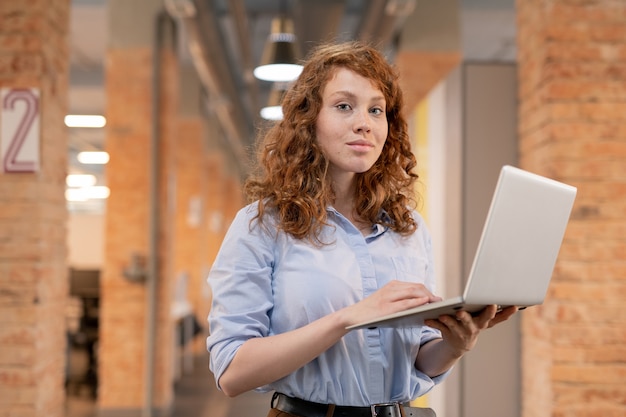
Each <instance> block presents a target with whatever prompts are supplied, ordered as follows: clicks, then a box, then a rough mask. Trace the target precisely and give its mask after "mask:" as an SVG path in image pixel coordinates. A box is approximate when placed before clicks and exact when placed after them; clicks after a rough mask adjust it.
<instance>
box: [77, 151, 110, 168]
mask: <svg viewBox="0 0 626 417" xmlns="http://www.w3.org/2000/svg"><path fill="white" fill-rule="evenodd" d="M76 158H77V159H78V162H80V163H81V164H96V165H98V164H100V165H101V164H106V163H108V162H109V154H108V153H106V152H79V153H78V155H77V156H76Z"/></svg>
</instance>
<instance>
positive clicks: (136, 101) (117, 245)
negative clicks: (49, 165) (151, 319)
mask: <svg viewBox="0 0 626 417" xmlns="http://www.w3.org/2000/svg"><path fill="white" fill-rule="evenodd" d="M151 60H152V53H151V51H150V48H143V49H139V48H137V49H128V50H110V51H109V52H108V53H107V61H106V62H107V67H106V97H107V108H106V117H107V129H106V150H107V152H109V155H110V161H109V164H108V165H107V168H106V176H107V184H108V186H109V188H110V189H111V195H110V197H109V199H108V200H107V211H106V220H105V249H104V266H103V270H102V275H101V283H100V294H101V301H100V347H99V350H100V352H99V367H98V374H99V391H98V395H99V398H98V400H99V407H100V408H139V407H141V406H142V404H143V376H144V361H143V358H144V357H145V354H146V350H145V348H146V347H145V344H144V336H145V330H144V329H145V317H146V306H145V301H146V291H145V286H144V285H141V284H137V283H132V282H129V281H127V280H125V279H124V276H123V270H124V268H126V267H127V266H128V263H129V261H130V257H131V255H132V254H133V253H138V254H140V255H143V256H147V253H148V222H149V206H148V204H147V203H146V202H147V201H149V192H150V189H149V185H150V182H149V174H150V166H149V157H150V133H151V125H150V109H151V102H150V100H151V98H152V93H151V88H150V86H151V84H150V80H151V68H152V66H151Z"/></svg>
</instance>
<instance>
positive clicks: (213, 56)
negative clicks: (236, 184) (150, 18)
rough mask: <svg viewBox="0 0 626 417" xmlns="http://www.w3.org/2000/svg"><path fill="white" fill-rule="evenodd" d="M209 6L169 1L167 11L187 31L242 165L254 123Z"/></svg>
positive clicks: (193, 1) (201, 75)
mask: <svg viewBox="0 0 626 417" xmlns="http://www.w3.org/2000/svg"><path fill="white" fill-rule="evenodd" d="M206 3H207V2H206V1H202V0H166V7H167V10H168V12H170V13H171V14H174V15H175V17H176V18H178V19H179V20H180V22H181V23H182V24H183V26H184V27H185V29H186V33H187V38H188V45H187V46H188V49H189V53H190V55H191V59H192V63H193V65H194V68H195V69H196V72H197V73H198V77H199V79H200V81H201V83H202V85H203V86H204V88H205V89H206V90H207V96H208V98H209V106H210V111H211V112H212V113H213V114H215V116H216V117H217V119H218V121H219V124H220V126H221V128H222V130H223V132H224V135H225V136H226V139H227V143H228V145H229V147H230V148H231V150H232V152H233V153H234V154H235V155H236V158H235V159H236V160H237V161H238V162H243V161H247V160H248V155H247V150H246V147H247V145H248V144H249V143H250V141H251V137H252V132H253V128H252V123H251V120H252V119H251V118H250V117H246V115H245V114H242V113H241V109H242V108H244V106H243V102H242V101H241V97H240V94H239V93H238V92H237V90H236V88H235V87H234V84H235V83H234V81H233V74H234V73H236V71H233V70H230V68H228V64H227V63H226V62H225V61H227V53H226V51H225V50H224V46H223V45H224V42H223V41H222V40H221V34H220V32H219V29H217V27H218V22H217V20H216V19H215V13H214V11H213V10H211V9H210V8H208V6H207V4H206ZM238 168H239V171H240V173H241V174H242V175H244V176H245V173H246V172H247V170H248V167H247V165H245V164H243V163H240V164H239V167H238Z"/></svg>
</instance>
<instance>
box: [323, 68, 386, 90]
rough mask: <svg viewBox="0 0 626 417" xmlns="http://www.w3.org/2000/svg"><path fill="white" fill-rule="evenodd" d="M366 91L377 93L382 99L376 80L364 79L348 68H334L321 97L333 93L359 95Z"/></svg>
mask: <svg viewBox="0 0 626 417" xmlns="http://www.w3.org/2000/svg"><path fill="white" fill-rule="evenodd" d="M367 90H375V91H378V92H379V93H380V95H381V96H383V97H384V95H383V93H382V89H381V88H380V85H379V83H377V82H376V80H373V79H371V78H367V77H364V76H363V75H361V74H359V73H358V72H356V71H353V70H351V69H349V68H345V67H336V68H334V69H333V70H332V71H331V72H330V74H329V76H328V78H327V80H326V82H325V83H324V85H323V87H322V90H321V92H322V95H325V94H326V93H328V94H332V93H333V92H335V91H351V92H354V93H360V92H364V91H367Z"/></svg>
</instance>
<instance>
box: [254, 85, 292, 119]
mask: <svg viewBox="0 0 626 417" xmlns="http://www.w3.org/2000/svg"><path fill="white" fill-rule="evenodd" d="M277 84H278V86H277ZM277 84H274V88H272V90H271V91H270V96H269V99H268V100H267V106H265V107H263V108H262V109H261V112H260V113H261V117H262V118H264V119H265V120H283V106H282V102H283V97H284V96H285V93H286V92H287V88H286V87H284V86H283V85H282V84H285V83H277Z"/></svg>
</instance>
